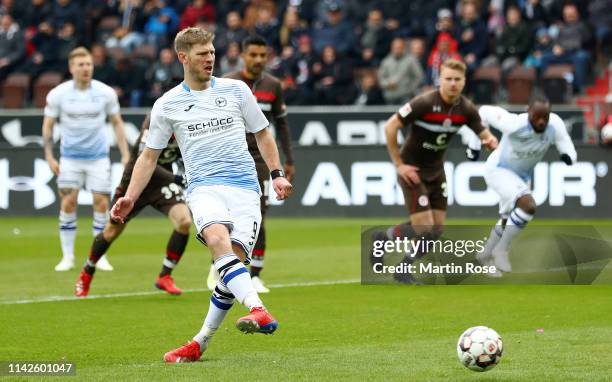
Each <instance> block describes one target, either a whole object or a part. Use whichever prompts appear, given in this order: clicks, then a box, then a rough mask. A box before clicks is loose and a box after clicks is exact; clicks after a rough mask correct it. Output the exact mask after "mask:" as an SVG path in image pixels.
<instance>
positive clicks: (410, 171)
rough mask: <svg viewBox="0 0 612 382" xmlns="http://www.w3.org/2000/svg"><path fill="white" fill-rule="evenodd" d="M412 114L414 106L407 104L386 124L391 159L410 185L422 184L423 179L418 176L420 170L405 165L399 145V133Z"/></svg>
mask: <svg viewBox="0 0 612 382" xmlns="http://www.w3.org/2000/svg"><path fill="white" fill-rule="evenodd" d="M411 113H412V106H411V105H410V103H407V104H406V105H404V106H403V107H402V108H401V109H400V110H399V111H398V112H397V113H395V114H393V115H392V116H391V117H389V119H388V120H387V122H385V138H386V140H387V151H388V152H389V157H390V158H391V162H393V164H394V165H395V168H396V169H397V173H398V175H399V176H401V177H402V179H404V181H405V182H406V183H408V184H419V183H421V178H420V177H419V174H418V171H419V168H418V167H416V166H412V165H408V164H405V163H404V161H403V160H402V156H401V155H400V149H399V145H398V144H397V132H398V131H399V130H400V129H401V128H402V127H404V123H405V120H407V119H408V118H409V116H410V114H411Z"/></svg>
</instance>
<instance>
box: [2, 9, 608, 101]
mask: <svg viewBox="0 0 612 382" xmlns="http://www.w3.org/2000/svg"><path fill="white" fill-rule="evenodd" d="M1 4H2V5H1V6H0V15H1V18H0V82H1V81H4V80H5V79H6V78H7V76H9V75H10V74H11V73H15V72H24V73H27V74H29V75H30V76H31V78H32V80H35V79H36V78H37V77H38V76H40V75H41V73H43V72H46V71H56V72H61V73H63V74H64V75H65V76H66V77H67V76H68V73H67V65H66V59H67V55H68V52H70V50H71V49H73V48H74V47H76V46H79V45H85V46H87V47H89V48H90V49H91V50H92V52H93V56H94V63H95V72H94V77H95V78H96V79H99V80H101V81H104V82H105V83H107V84H109V85H110V86H113V87H114V88H115V89H116V91H117V93H118V95H119V99H120V102H121V104H122V105H123V106H148V105H151V104H152V103H153V102H154V100H155V99H156V98H157V97H159V95H160V94H161V93H162V92H163V90H164V89H165V88H166V86H167V85H168V84H169V83H171V82H172V81H173V79H175V78H177V77H178V78H180V77H181V75H182V73H181V71H182V68H181V66H180V65H179V64H178V63H177V61H176V59H175V57H174V52H173V50H172V40H173V37H174V35H175V34H176V32H177V31H178V30H180V29H182V28H185V27H189V26H200V27H203V28H206V29H209V30H211V31H213V32H214V33H215V34H216V36H217V37H216V39H215V47H216V51H217V61H216V65H217V68H216V75H219V76H220V75H223V73H225V72H229V71H232V70H236V69H238V68H240V67H241V66H242V62H241V59H240V42H241V41H242V39H244V37H246V36H247V35H249V34H252V33H256V34H259V35H261V36H262V37H264V38H265V39H266V40H267V41H268V42H269V45H270V54H269V57H270V60H269V65H268V69H269V71H270V72H271V73H272V74H274V75H276V76H277V77H279V78H280V79H281V80H282V83H283V86H284V90H285V94H286V100H287V103H288V104H299V105H313V104H326V105H347V104H361V105H376V104H399V103H402V102H404V101H406V100H407V99H409V98H410V97H412V96H414V95H415V94H417V93H418V92H419V91H421V90H423V88H427V87H434V86H436V85H437V82H438V76H439V66H440V64H441V63H442V62H443V61H444V59H446V58H447V57H456V58H460V59H462V60H463V61H464V62H466V64H467V67H468V91H469V89H470V81H469V79H470V78H471V76H472V75H473V73H474V72H475V71H476V70H477V68H479V67H480V66H487V65H489V66H492V65H498V66H500V67H501V69H502V71H503V73H504V74H507V73H508V72H509V71H510V70H511V69H512V68H513V67H515V66H517V65H527V66H533V67H535V68H536V69H537V70H538V73H542V72H543V71H544V70H545V69H546V68H547V67H548V66H550V65H552V64H556V63H568V64H571V65H572V66H573V68H574V77H573V80H572V81H573V87H574V90H575V91H576V92H581V91H583V90H584V88H585V86H586V85H587V84H588V83H589V81H591V80H592V79H593V76H594V74H595V71H596V70H597V68H598V66H597V65H598V63H599V64H601V67H606V66H607V62H608V60H609V57H610V52H609V50H610V47H611V46H612V12H611V11H610V10H611V9H612V0H590V1H586V0H582V1H580V0H574V1H567V0H511V1H504V0H458V1H457V0H456V1H453V0H411V1H407V0H279V1H271V0H250V1H249V0H97V1H88V0H2V1H1ZM145 48H148V49H145Z"/></svg>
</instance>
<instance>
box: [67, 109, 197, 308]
mask: <svg viewBox="0 0 612 382" xmlns="http://www.w3.org/2000/svg"><path fill="white" fill-rule="evenodd" d="M148 131H149V116H148V115H147V117H146V118H145V120H144V121H143V123H142V127H141V129H140V136H139V137H138V140H137V141H136V143H135V144H134V147H133V148H132V151H131V153H130V154H131V155H130V160H129V162H128V163H127V164H126V166H125V169H124V170H123V176H122V177H121V182H120V183H119V185H118V186H117V189H116V190H115V195H114V197H113V203H112V204H113V205H114V204H115V202H116V200H117V199H119V198H120V197H122V196H123V195H124V194H125V191H126V190H127V186H128V185H129V184H130V179H131V178H132V171H133V170H134V164H135V163H136V159H137V158H138V154H139V153H140V151H142V149H143V148H144V144H145V141H146V137H147V133H148ZM180 161H181V152H180V151H179V148H178V144H177V142H176V140H175V139H174V136H173V137H172V138H171V140H170V142H169V143H168V147H167V148H165V149H164V150H163V151H162V153H161V155H160V157H159V160H158V161H157V167H156V168H155V171H154V172H153V176H152V177H151V180H150V181H149V184H148V185H147V186H146V188H145V189H144V191H143V192H142V194H141V195H140V198H138V200H137V201H136V202H135V203H134V208H133V209H132V211H131V212H130V214H129V215H128V216H127V218H126V220H125V223H119V222H116V221H113V220H109V221H108V222H107V223H106V226H105V227H104V230H103V231H102V232H101V233H100V234H98V235H97V236H96V237H95V238H94V240H93V243H92V245H91V249H90V252H89V259H88V260H87V262H86V263H85V266H84V267H83V270H82V271H81V274H80V275H79V278H78V280H77V282H76V286H75V295H76V296H78V297H86V296H87V295H88V294H89V286H90V284H91V280H92V279H93V275H94V272H95V269H96V268H95V266H96V262H97V261H98V260H99V259H100V257H102V255H104V253H106V251H107V250H108V248H109V247H110V245H111V244H112V242H113V241H115V239H117V238H118V237H119V235H121V233H122V232H123V230H124V229H125V226H126V224H127V222H128V220H129V219H131V218H133V217H134V216H136V215H138V213H139V212H140V211H142V210H143V209H144V208H145V207H146V206H151V207H153V208H155V209H156V210H158V211H159V212H161V213H163V214H164V215H166V216H168V218H169V219H170V221H171V222H172V225H173V226H174V230H173V231H172V234H171V235H170V239H169V240H168V244H167V246H166V257H165V259H164V261H163V263H162V270H161V272H160V273H159V276H158V277H157V280H156V282H155V287H156V288H158V289H161V290H164V291H166V292H168V293H169V294H172V295H179V294H181V290H180V289H179V288H177V287H176V285H175V284H174V280H173V279H172V276H171V273H172V270H173V269H174V268H175V267H176V265H177V264H178V262H179V260H180V259H181V257H182V256H183V253H184V252H185V247H186V246H187V241H188V238H189V227H190V226H191V213H190V212H189V208H187V205H186V204H185V202H184V200H185V199H184V196H183V189H182V187H183V186H184V180H183V176H182V175H175V174H174V173H173V172H172V164H173V163H179V162H180Z"/></svg>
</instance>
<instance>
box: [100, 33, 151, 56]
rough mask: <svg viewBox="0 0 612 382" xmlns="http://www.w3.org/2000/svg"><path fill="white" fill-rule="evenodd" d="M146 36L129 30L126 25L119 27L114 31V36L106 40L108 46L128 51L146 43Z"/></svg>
mask: <svg viewBox="0 0 612 382" xmlns="http://www.w3.org/2000/svg"><path fill="white" fill-rule="evenodd" d="M144 42H145V39H144V36H143V35H141V34H140V33H137V32H134V31H131V30H129V29H128V28H126V27H119V28H117V29H115V30H114V31H113V34H112V36H111V37H110V38H109V39H108V40H106V44H105V45H106V47H107V48H121V49H123V50H124V51H126V52H127V53H129V52H131V51H133V50H134V48H136V47H137V46H140V45H142V44H144Z"/></svg>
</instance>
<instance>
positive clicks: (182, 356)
mask: <svg viewBox="0 0 612 382" xmlns="http://www.w3.org/2000/svg"><path fill="white" fill-rule="evenodd" d="M201 356H202V352H201V351H200V344H199V343H198V342H197V341H195V340H194V341H191V342H189V343H188V344H186V345H183V346H181V347H180V348H178V349H174V350H172V351H169V352H168V353H166V354H164V361H165V362H168V363H184V362H195V361H197V360H199V359H200V357H201Z"/></svg>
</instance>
